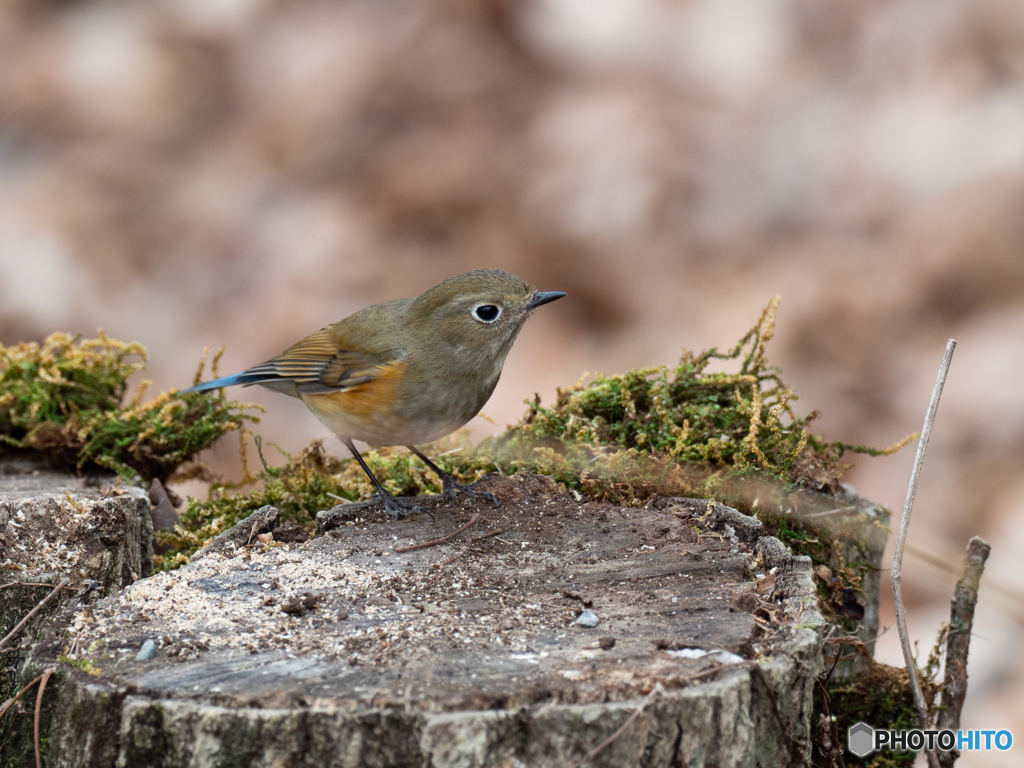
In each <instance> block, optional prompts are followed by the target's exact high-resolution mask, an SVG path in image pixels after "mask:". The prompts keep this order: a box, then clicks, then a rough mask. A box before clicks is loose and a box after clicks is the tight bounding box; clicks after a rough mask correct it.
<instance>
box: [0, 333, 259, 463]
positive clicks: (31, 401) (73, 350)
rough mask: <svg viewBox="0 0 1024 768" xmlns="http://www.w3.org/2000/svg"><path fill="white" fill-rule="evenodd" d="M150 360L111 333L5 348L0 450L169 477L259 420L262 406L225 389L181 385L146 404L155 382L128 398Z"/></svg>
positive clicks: (0, 354)
mask: <svg viewBox="0 0 1024 768" xmlns="http://www.w3.org/2000/svg"><path fill="white" fill-rule="evenodd" d="M218 357H219V354H218ZM145 360H146V351H145V349H143V348H142V347H141V346H140V345H139V344H137V343H134V342H133V343H130V344H126V343H124V342H121V341H117V340H116V339H110V338H108V337H106V336H105V335H103V334H102V333H101V334H100V338H98V339H88V340H83V339H81V338H80V337H78V336H69V335H68V334H64V333H53V334H51V335H50V336H48V337H47V338H46V340H45V341H44V342H43V343H42V344H35V343H21V344H17V345H15V346H11V347H5V346H3V345H0V450H3V448H4V446H7V448H8V449H10V448H14V449H22V450H30V451H35V452H38V453H40V454H42V455H43V456H44V457H46V459H48V460H49V461H50V462H51V463H52V464H54V465H56V466H58V467H66V468H87V467H89V466H99V467H104V468H107V469H112V470H115V471H116V472H117V473H118V474H120V475H122V476H133V475H136V474H137V475H139V476H141V477H143V478H147V479H149V478H159V479H160V480H167V479H168V478H169V477H170V476H171V475H173V474H174V473H175V472H176V471H182V473H183V474H187V473H188V472H192V473H193V474H194V473H196V472H197V471H199V470H198V468H197V467H195V466H193V467H187V466H183V465H186V464H187V463H188V462H190V461H191V460H192V459H193V458H194V457H195V456H197V455H198V454H199V452H200V451H202V450H203V449H204V448H207V447H209V446H210V445H212V444H213V442H214V441H215V440H216V439H217V438H219V437H221V436H222V435H224V434H226V433H228V432H232V431H236V430H240V429H244V424H245V422H246V421H252V422H255V421H257V420H258V419H257V418H256V417H255V416H252V415H250V414H249V413H247V411H248V410H250V409H252V408H254V407H255V406H250V405H245V404H242V403H239V402H236V401H229V400H227V399H225V398H224V396H223V394H215V395H210V394H206V393H192V394H188V395H178V394H176V393H175V392H174V391H173V390H172V391H171V393H165V394H161V395H159V396H157V397H156V398H154V399H152V400H149V401H147V402H143V397H144V395H145V391H146V389H147V388H148V386H149V383H150V382H148V381H143V382H142V383H141V384H140V386H139V387H138V389H137V390H136V392H135V395H134V397H132V398H131V400H130V401H129V402H127V403H126V402H124V401H125V394H126V392H127V390H128V380H129V378H130V377H131V376H132V375H133V374H135V373H136V372H137V371H140V370H142V369H143V368H144V367H145ZM216 361H217V357H215V358H214V367H216ZM204 362H205V356H204ZM203 367H204V366H203V364H201V365H200V370H201V369H202V368H203ZM197 379H198V374H197Z"/></svg>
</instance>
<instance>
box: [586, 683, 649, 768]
mask: <svg viewBox="0 0 1024 768" xmlns="http://www.w3.org/2000/svg"><path fill="white" fill-rule="evenodd" d="M660 693H661V686H660V685H657V686H655V688H654V690H653V691H651V692H650V693H649V694H647V698H645V699H644V700H643V701H641V702H640V706H639V707H637V708H636V711H635V712H634V713H633V714H632V715H630V716H629V718H628V719H627V720H626V722H624V723H623V724H622V725H620V726H619V728H618V730H616V731H615V733H613V734H612V735H611V736H609V737H608V738H607V739H605V740H604V741H602V742H601V743H600V744H598V745H597V746H596V747H594V748H593V749H592V750H590V751H589V752H587V754H586V755H584V756H583V757H581V758H580V759H579V760H577V761H576V762H575V763H573V764H572V766H571V768H580V766H581V765H584V764H585V763H589V762H590V761H591V760H593V759H594V758H595V757H597V756H598V755H599V754H601V752H603V751H604V750H605V749H606V748H607V747H608V746H609V745H611V744H612V743H613V742H614V741H615V740H616V739H617V738H619V736H621V735H622V734H623V733H625V732H626V729H627V728H629V726H631V725H632V724H633V723H634V722H636V719H637V718H638V717H640V715H642V714H643V712H644V708H645V707H646V706H647V705H648V704H650V703H651V702H652V701H654V697H655V696H657V695H658V694H660Z"/></svg>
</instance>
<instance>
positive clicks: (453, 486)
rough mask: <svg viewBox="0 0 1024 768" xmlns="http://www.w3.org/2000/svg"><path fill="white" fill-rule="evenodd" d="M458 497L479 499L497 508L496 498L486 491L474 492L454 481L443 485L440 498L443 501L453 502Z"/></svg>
mask: <svg viewBox="0 0 1024 768" xmlns="http://www.w3.org/2000/svg"><path fill="white" fill-rule="evenodd" d="M460 495H462V496H468V497H469V498H471V499H481V500H483V501H489V502H491V503H492V504H494V506H496V507H497V506H499V503H498V497H497V496H495V495H494V494H493V493H489V492H488V491H475V490H473V489H472V488H471V487H470V486H468V485H462V484H461V483H457V482H455V481H454V480H453V481H452V482H450V483H445V485H444V490H443V491H442V492H441V498H443V499H444V500H445V501H455V499H457V498H458V497H459V496H460Z"/></svg>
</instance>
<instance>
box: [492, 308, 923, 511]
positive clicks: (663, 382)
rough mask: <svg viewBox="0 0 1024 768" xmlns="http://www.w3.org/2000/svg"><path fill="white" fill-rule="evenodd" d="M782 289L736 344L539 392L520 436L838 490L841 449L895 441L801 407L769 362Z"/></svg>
mask: <svg viewBox="0 0 1024 768" xmlns="http://www.w3.org/2000/svg"><path fill="white" fill-rule="evenodd" d="M779 303H780V300H779V298H778V297H776V298H774V299H772V301H771V302H770V303H769V304H768V306H767V307H765V309H764V311H763V312H762V313H761V318H760V319H759V320H758V323H757V325H755V326H754V327H753V328H751V329H750V330H749V331H748V332H747V334H746V335H745V336H744V337H743V338H742V339H740V340H739V341H738V342H737V343H736V345H735V346H734V347H733V348H732V349H731V350H729V351H726V352H719V350H718V348H717V347H715V348H712V349H709V350H707V351H705V352H701V353H700V354H699V355H695V354H693V353H691V352H688V351H685V350H684V351H683V355H682V357H681V358H680V360H679V364H678V365H677V366H676V367H675V368H674V369H670V368H668V367H667V366H657V367H653V368H640V369H636V370H633V371H629V372H627V373H624V374H621V375H618V376H598V377H596V378H595V379H594V380H593V381H592V382H590V383H589V384H587V385H585V386H576V387H574V388H573V389H570V390H568V391H565V392H562V391H559V393H558V398H557V400H556V402H555V404H554V406H553V407H551V408H546V407H544V406H542V405H541V404H540V398H539V397H538V398H537V399H536V400H535V401H534V402H533V403H532V404H531V406H530V411H529V412H528V413H527V414H526V416H525V418H524V419H523V420H522V422H520V423H519V424H518V425H516V426H514V427H512V428H511V429H510V431H509V435H508V436H509V438H510V439H517V438H520V437H522V438H525V439H527V440H528V441H537V440H553V441H556V442H557V443H558V444H560V445H561V446H585V447H587V448H590V449H591V450H592V451H594V452H602V453H607V452H609V450H629V449H636V450H638V451H644V452H650V453H655V454H660V455H663V456H667V457H669V458H671V459H674V460H675V461H677V462H680V463H685V464H698V465H704V466H711V467H729V468H731V469H733V470H735V471H736V472H738V473H741V474H742V473H744V472H745V471H749V470H757V471H760V472H764V473H767V474H768V475H770V476H772V477H775V478H777V479H779V480H783V481H786V482H788V483H792V484H795V485H798V486H801V487H806V488H813V489H815V490H826V491H833V492H834V491H837V490H838V489H839V477H840V475H841V474H842V466H841V465H840V459H842V457H843V455H844V454H845V453H846V452H848V451H850V452H855V453H866V454H869V455H872V456H878V455H881V454H885V453H891V452H893V451H895V450H898V449H899V448H900V447H902V446H903V445H905V444H906V443H907V442H909V441H910V440H911V439H913V436H911V437H908V438H906V439H905V440H903V441H901V442H900V443H898V444H897V445H895V446H893V447H891V448H887V449H875V448H869V447H867V446H861V445H851V444H848V443H843V442H841V441H826V440H824V439H823V438H822V437H821V436H819V435H816V434H814V433H813V432H811V431H810V425H811V422H812V421H814V419H816V418H818V416H820V413H818V412H817V411H812V412H811V413H809V414H807V415H805V416H798V415H797V414H796V413H795V412H794V410H793V407H792V403H793V402H794V401H795V400H797V399H798V397H797V395H796V393H795V392H794V391H793V390H792V388H790V387H789V386H788V385H787V384H786V383H785V382H784V381H783V380H782V378H781V373H782V371H781V370H780V369H779V368H777V367H775V366H772V365H770V364H769V363H768V359H767V357H766V355H765V348H766V346H767V344H768V342H769V341H770V340H771V338H772V335H773V334H774V331H775V317H776V313H777V312H778V307H779ZM740 358H742V362H741V363H740V366H739V370H738V371H737V372H735V373H708V372H707V368H708V366H709V365H710V364H711V363H712V361H715V360H724V361H731V360H736V359H740Z"/></svg>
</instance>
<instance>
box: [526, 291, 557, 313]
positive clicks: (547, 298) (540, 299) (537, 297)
mask: <svg viewBox="0 0 1024 768" xmlns="http://www.w3.org/2000/svg"><path fill="white" fill-rule="evenodd" d="M563 296H565V293H564V292H563V291H537V292H536V293H535V294H533V299H531V300H530V303H529V304H527V305H526V308H527V309H536V308H537V307H539V306H540V305H541V304H547V303H548V302H551V301H554V300H555V299H560V298H562V297H563Z"/></svg>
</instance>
